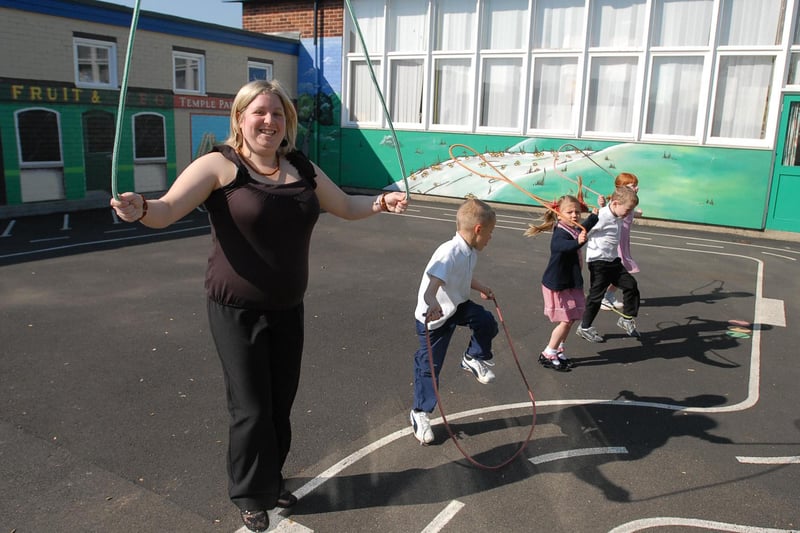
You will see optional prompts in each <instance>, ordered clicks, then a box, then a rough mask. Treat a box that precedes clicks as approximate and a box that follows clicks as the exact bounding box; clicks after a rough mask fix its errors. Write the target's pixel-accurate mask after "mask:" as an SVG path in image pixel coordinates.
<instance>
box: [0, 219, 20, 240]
mask: <svg viewBox="0 0 800 533" xmlns="http://www.w3.org/2000/svg"><path fill="white" fill-rule="evenodd" d="M16 223H17V221H16V220H12V221H11V222H9V223H8V226H6V229H5V231H3V234H2V235H0V237H11V228H13V227H14V224H16Z"/></svg>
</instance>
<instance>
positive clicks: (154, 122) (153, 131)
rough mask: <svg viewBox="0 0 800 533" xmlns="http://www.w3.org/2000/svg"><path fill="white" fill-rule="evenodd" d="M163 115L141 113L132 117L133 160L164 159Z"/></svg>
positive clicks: (165, 150) (164, 131)
mask: <svg viewBox="0 0 800 533" xmlns="http://www.w3.org/2000/svg"><path fill="white" fill-rule="evenodd" d="M166 139H167V135H166V130H165V127H164V117H162V116H161V115H157V114H155V113H141V114H138V115H134V117H133V158H134V160H135V161H142V160H150V161H164V160H166V158H167V143H166Z"/></svg>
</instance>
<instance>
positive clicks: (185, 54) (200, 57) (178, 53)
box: [172, 48, 206, 95]
mask: <svg viewBox="0 0 800 533" xmlns="http://www.w3.org/2000/svg"><path fill="white" fill-rule="evenodd" d="M179 59H183V60H191V61H197V84H198V88H197V89H184V88H178V66H177V64H176V63H177V61H178V60H179ZM172 90H173V92H174V93H175V94H194V95H205V94H206V55H205V53H203V52H197V51H189V50H182V49H177V48H176V49H173V50H172Z"/></svg>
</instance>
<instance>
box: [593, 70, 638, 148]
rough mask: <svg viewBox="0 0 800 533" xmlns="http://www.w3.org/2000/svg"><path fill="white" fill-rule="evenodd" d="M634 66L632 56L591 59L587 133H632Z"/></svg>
mask: <svg viewBox="0 0 800 533" xmlns="http://www.w3.org/2000/svg"><path fill="white" fill-rule="evenodd" d="M637 63H638V59H637V58H635V57H602V58H594V59H593V60H592V67H591V76H590V80H589V103H588V107H587V110H586V115H587V117H586V129H587V130H588V131H597V132H609V133H626V134H628V133H631V129H632V126H633V102H634V96H635V90H636V88H635V84H636V68H637Z"/></svg>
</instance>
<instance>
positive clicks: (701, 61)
mask: <svg viewBox="0 0 800 533" xmlns="http://www.w3.org/2000/svg"><path fill="white" fill-rule="evenodd" d="M352 2H353V4H354V11H355V14H356V16H357V17H358V20H359V24H360V26H361V28H362V31H363V33H364V38H365V41H366V43H367V44H366V48H367V50H366V51H365V50H363V49H362V48H361V46H360V43H359V42H358V41H359V40H358V39H357V38H356V37H357V34H356V32H355V29H354V28H348V36H349V37H348V43H347V46H346V50H344V51H343V52H344V53H345V55H346V70H345V76H344V77H345V78H346V80H345V83H344V90H343V92H344V93H346V98H345V101H346V102H347V105H346V106H345V107H346V110H345V111H344V112H343V116H342V122H343V124H345V125H347V124H359V125H364V126H367V127H377V128H380V127H386V126H387V124H385V121H384V120H383V119H382V118H381V112H382V110H381V109H380V106H379V103H380V101H379V97H378V93H377V92H376V91H375V89H374V87H373V86H372V85H373V80H372V79H371V77H370V76H369V75H368V74H369V72H368V69H367V68H366V67H367V57H369V60H370V61H371V62H372V64H373V65H376V66H377V68H376V82H377V84H378V85H379V87H380V90H381V94H383V95H388V101H389V102H388V107H389V108H390V111H389V114H390V116H391V119H392V121H393V122H398V123H399V124H402V125H403V127H405V128H413V129H422V130H436V131H441V130H445V131H458V132H482V133H492V132H497V133H505V134H527V135H532V136H542V135H550V136H554V137H556V136H557V137H573V138H608V139H624V140H629V139H630V140H634V141H638V140H646V141H648V142H660V141H664V142H683V143H693V144H703V143H706V144H715V145H725V146H729V145H730V146H739V145H746V146H751V147H756V148H768V147H769V146H770V145H771V143H772V142H774V141H773V139H774V133H775V132H774V131H770V130H771V128H775V126H776V123H777V120H776V119H777V116H778V113H779V109H778V102H776V101H775V100H777V99H776V98H774V96H773V95H775V94H778V93H779V92H780V91H781V89H782V87H781V81H785V82H786V83H788V85H792V86H793V87H791V90H798V88H800V6H798V5H797V4H796V3H791V2H789V1H788V0H763V1H756V0H386V1H385V2H375V1H374V0H352ZM786 13H792V14H793V16H794V17H795V18H796V19H797V20H796V21H795V23H794V28H795V29H794V33H793V34H792V35H789V33H790V32H788V31H786V29H787V25H789V24H790V21H788V20H784V18H785V14H786ZM790 39H791V42H787V41H789V40H790ZM367 54H369V56H367ZM784 63H785V64H784ZM381 67H383V68H381ZM776 69H780V70H779V71H778V72H776Z"/></svg>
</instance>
